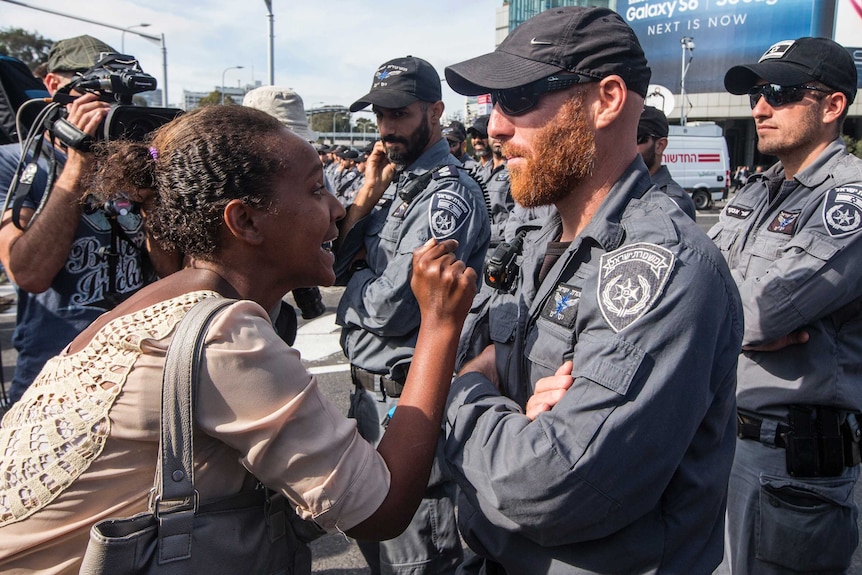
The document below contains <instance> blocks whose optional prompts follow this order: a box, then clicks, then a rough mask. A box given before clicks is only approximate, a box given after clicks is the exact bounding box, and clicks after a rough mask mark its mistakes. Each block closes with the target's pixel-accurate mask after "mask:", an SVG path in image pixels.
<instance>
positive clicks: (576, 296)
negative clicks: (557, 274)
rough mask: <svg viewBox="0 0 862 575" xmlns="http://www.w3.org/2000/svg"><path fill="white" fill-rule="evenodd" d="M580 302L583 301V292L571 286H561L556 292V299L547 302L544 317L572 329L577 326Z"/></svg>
mask: <svg viewBox="0 0 862 575" xmlns="http://www.w3.org/2000/svg"><path fill="white" fill-rule="evenodd" d="M579 301H581V290H579V289H578V288H576V287H573V286H570V285H566V284H559V285H558V286H557V288H556V289H555V290H554V297H551V298H548V300H547V301H546V302H545V306H544V307H543V308H542V317H543V318H545V319H548V320H550V321H552V322H554V323H556V324H558V325H562V326H565V327H568V328H570V327H572V326H574V325H575V318H576V317H577V315H578V302H579Z"/></svg>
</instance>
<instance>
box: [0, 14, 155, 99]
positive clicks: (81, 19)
mask: <svg viewBox="0 0 862 575" xmlns="http://www.w3.org/2000/svg"><path fill="white" fill-rule="evenodd" d="M0 2H8V3H9V4H15V5H17V6H23V7H24V8H30V9H31V10H38V11H39V12H45V13H48V14H54V15H56V16H62V17H64V18H71V19H72V20H78V21H80V22H87V23H89V24H95V25H96V26H104V27H105V28H111V29H113V30H121V31H122V30H126V28H122V27H120V26H114V25H113V24H106V23H105V22H98V21H96V20H90V19H89V18H81V17H80V16H75V15H74V14H66V13H64V12H58V11H57V10H49V9H47V8H38V7H36V6H30V5H29V4H27V3H25V2H19V1H18V0H0ZM132 34H137V35H138V36H140V37H141V38H146V39H147V40H152V41H154V42H159V43H160V45H161V47H162V75H163V76H164V82H163V83H162V105H163V106H165V107H167V105H168V48H167V46H165V35H164V34H162V35H161V38H160V37H158V36H153V35H152V34H145V33H144V32H132Z"/></svg>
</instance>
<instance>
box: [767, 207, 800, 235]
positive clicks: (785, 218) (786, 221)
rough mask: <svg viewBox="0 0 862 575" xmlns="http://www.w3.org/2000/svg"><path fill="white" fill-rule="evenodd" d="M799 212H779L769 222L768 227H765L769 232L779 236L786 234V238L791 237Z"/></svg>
mask: <svg viewBox="0 0 862 575" xmlns="http://www.w3.org/2000/svg"><path fill="white" fill-rule="evenodd" d="M800 213H801V211H800V210H797V211H793V212H788V211H785V210H780V211H779V212H778V215H776V216H775V218H773V219H772V221H771V222H769V226H767V228H766V229H767V230H769V231H770V232H777V233H779V234H787V235H788V236H792V235H793V230H794V228H796V220H797V219H799V214H800Z"/></svg>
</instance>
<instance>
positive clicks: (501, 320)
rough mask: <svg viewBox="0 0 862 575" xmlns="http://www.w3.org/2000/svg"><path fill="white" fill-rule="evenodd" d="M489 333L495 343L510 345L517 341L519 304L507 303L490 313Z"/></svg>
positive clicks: (497, 306) (496, 306) (496, 307)
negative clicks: (516, 330)
mask: <svg viewBox="0 0 862 575" xmlns="http://www.w3.org/2000/svg"><path fill="white" fill-rule="evenodd" d="M488 323H489V325H488V331H489V335H490V336H491V340H492V341H494V342H495V343H510V342H511V341H512V340H513V339H515V329H517V327H518V306H517V303H516V302H514V301H512V302H507V303H505V304H503V305H499V304H498V305H495V306H493V307H492V308H491V310H490V312H489V313H488Z"/></svg>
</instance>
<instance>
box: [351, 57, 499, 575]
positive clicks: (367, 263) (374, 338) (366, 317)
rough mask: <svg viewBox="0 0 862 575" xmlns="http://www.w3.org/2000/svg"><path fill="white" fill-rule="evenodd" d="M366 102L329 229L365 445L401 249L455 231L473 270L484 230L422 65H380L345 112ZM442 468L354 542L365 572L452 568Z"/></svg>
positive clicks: (387, 377)
mask: <svg viewBox="0 0 862 575" xmlns="http://www.w3.org/2000/svg"><path fill="white" fill-rule="evenodd" d="M369 105H370V106H371V107H372V110H373V112H374V114H375V115H376V116H377V126H378V128H379V130H380V136H381V141H380V142H377V144H376V145H375V147H374V149H373V150H372V152H371V154H370V155H369V157H368V161H367V163H366V167H365V180H364V182H363V185H362V187H361V188H360V189H359V190H358V191H357V192H356V195H355V197H354V199H353V204H352V205H351V206H350V209H349V210H348V212H347V216H346V217H345V219H344V221H343V224H342V227H341V231H342V233H341V238H343V239H342V240H341V243H340V246H339V247H338V250H337V260H336V274H337V276H338V280H337V281H338V282H339V283H340V284H341V285H346V286H347V288H346V289H345V290H344V295H343V296H342V298H341V302H340V304H339V306H338V313H337V323H338V325H340V326H342V334H341V345H342V348H343V350H344V353H345V355H346V356H347V358H348V359H349V360H350V369H351V379H352V382H353V386H354V387H353V393H352V395H351V405H350V411H349V414H348V415H349V416H350V417H354V418H355V419H356V423H357V426H358V428H359V433H360V434H361V435H362V437H364V438H365V439H366V440H368V441H370V442H371V443H373V444H375V445H377V443H378V442H379V440H380V438H381V436H382V435H383V430H384V428H385V427H386V425H387V422H388V420H389V418H390V417H391V415H392V414H393V413H394V410H395V409H396V407H397V405H398V398H399V397H400V395H401V391H402V389H403V387H404V382H405V379H406V377H407V373H408V370H409V369H410V362H411V360H412V357H413V352H414V348H415V346H416V338H417V335H418V331H419V321H420V317H419V307H418V304H417V302H416V298H415V297H414V296H413V292H412V290H411V289H410V275H411V266H412V259H413V252H414V251H415V250H416V249H418V248H419V247H420V246H422V245H423V244H425V243H426V242H427V241H428V240H430V239H431V238H436V239H437V240H443V239H456V240H457V241H458V248H457V250H455V253H454V255H455V257H456V258H458V259H460V260H463V261H464V262H465V263H466V265H467V266H469V267H472V268H473V269H474V270H476V272H477V274H478V276H479V277H481V271H482V263H483V261H484V256H485V252H486V250H487V248H488V237H489V233H490V232H489V222H488V213H487V210H486V208H485V203H484V200H483V197H482V191H481V189H480V188H479V186H478V185H477V184H476V182H474V181H473V180H472V179H471V178H470V177H469V176H468V175H467V174H466V173H465V172H464V170H463V169H461V167H460V162H458V160H457V159H456V158H455V157H454V156H452V155H451V154H450V153H449V145H448V143H447V142H446V139H445V138H443V136H442V133H441V128H440V117H441V116H442V114H443V107H444V105H443V102H442V101H441V88H440V76H439V74H438V73H437V71H436V70H435V69H434V67H433V66H431V64H429V63H428V62H426V61H425V60H422V59H421V58H416V57H413V56H407V57H404V58H395V59H393V60H390V61H388V62H385V63H384V64H382V65H381V66H380V67H379V68H378V69H377V72H376V73H375V74H374V80H373V82H372V85H371V90H370V92H369V93H368V94H367V95H366V96H364V97H363V98H361V99H359V100H357V101H356V102H354V103H353V105H351V106H350V111H351V112H356V111H359V110H362V109H363V108H366V107H367V106H369ZM444 471H445V470H444V467H443V466H441V465H440V464H439V462H438V463H436V464H435V467H434V469H433V470H432V473H431V478H430V480H429V485H428V491H427V492H426V498H425V499H424V500H423V501H422V503H421V504H420V506H419V509H418V511H417V512H416V515H415V516H414V517H413V521H412V522H411V524H410V526H408V528H407V530H406V531H405V532H404V533H403V534H402V535H400V536H398V537H396V538H395V539H391V540H389V541H384V542H381V543H365V542H360V543H359V547H360V549H361V550H362V553H363V555H364V556H365V558H366V560H367V561H368V564H369V567H370V568H371V572H372V573H374V574H378V573H392V574H394V573H404V572H407V570H409V572H410V573H417V574H424V575H438V574H446V573H454V572H455V569H456V568H457V566H458V564H459V563H460V562H461V559H462V547H461V541H460V539H459V537H458V532H457V528H456V526H455V514H454V506H455V485H454V484H453V483H452V481H451V477H449V476H448V474H447V473H444ZM381 487H382V486H380V485H368V486H366V487H365V489H367V490H368V492H369V493H373V492H375V491H378V490H380V489H381Z"/></svg>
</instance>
